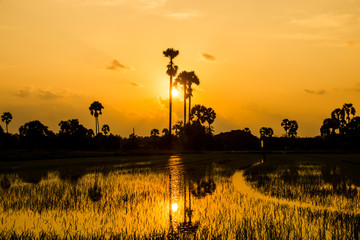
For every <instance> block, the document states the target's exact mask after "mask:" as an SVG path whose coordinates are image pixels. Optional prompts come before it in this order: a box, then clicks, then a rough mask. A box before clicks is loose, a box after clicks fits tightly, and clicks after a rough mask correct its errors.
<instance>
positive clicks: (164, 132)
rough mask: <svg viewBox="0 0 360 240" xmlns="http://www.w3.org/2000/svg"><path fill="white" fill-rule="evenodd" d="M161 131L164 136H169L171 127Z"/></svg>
mask: <svg viewBox="0 0 360 240" xmlns="http://www.w3.org/2000/svg"><path fill="white" fill-rule="evenodd" d="M161 132H162V133H163V136H167V135H168V134H169V129H167V128H164V129H163V130H162V131H161Z"/></svg>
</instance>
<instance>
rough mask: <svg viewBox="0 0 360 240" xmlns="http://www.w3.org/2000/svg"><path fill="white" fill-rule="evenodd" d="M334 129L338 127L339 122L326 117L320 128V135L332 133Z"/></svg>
mask: <svg viewBox="0 0 360 240" xmlns="http://www.w3.org/2000/svg"><path fill="white" fill-rule="evenodd" d="M336 129H339V122H338V121H337V120H336V119H333V118H326V119H324V121H323V125H322V126H321V128H320V133H321V135H322V136H327V135H330V134H332V135H334V134H335V130H336Z"/></svg>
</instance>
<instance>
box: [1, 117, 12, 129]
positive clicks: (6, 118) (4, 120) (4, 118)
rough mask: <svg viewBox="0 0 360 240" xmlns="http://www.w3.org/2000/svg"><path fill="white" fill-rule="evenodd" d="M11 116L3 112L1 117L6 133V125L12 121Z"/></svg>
mask: <svg viewBox="0 0 360 240" xmlns="http://www.w3.org/2000/svg"><path fill="white" fill-rule="evenodd" d="M12 118H13V117H12V115H11V113H9V112H4V113H3V115H2V116H1V121H3V122H4V123H5V124H6V133H9V131H8V125H9V123H10V122H11V120H12Z"/></svg>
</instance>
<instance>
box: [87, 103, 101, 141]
mask: <svg viewBox="0 0 360 240" xmlns="http://www.w3.org/2000/svg"><path fill="white" fill-rule="evenodd" d="M103 108H104V107H103V105H102V104H101V103H100V102H98V101H94V102H93V103H92V104H91V105H90V107H89V110H90V113H91V115H93V116H94V117H95V135H97V134H98V133H99V131H100V126H99V119H98V118H99V115H102V112H101V109H103Z"/></svg>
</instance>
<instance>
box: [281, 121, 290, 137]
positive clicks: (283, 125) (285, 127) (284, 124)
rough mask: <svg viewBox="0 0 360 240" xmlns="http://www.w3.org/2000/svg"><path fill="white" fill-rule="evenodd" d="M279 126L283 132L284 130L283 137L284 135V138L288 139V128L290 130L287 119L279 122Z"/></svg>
mask: <svg viewBox="0 0 360 240" xmlns="http://www.w3.org/2000/svg"><path fill="white" fill-rule="evenodd" d="M281 126H282V127H283V128H284V130H285V135H286V137H288V130H289V128H290V121H289V119H287V118H285V119H283V120H282V122H281Z"/></svg>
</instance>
